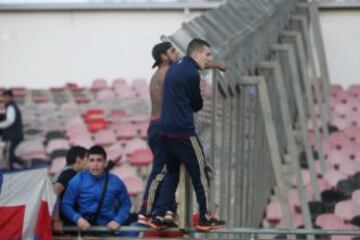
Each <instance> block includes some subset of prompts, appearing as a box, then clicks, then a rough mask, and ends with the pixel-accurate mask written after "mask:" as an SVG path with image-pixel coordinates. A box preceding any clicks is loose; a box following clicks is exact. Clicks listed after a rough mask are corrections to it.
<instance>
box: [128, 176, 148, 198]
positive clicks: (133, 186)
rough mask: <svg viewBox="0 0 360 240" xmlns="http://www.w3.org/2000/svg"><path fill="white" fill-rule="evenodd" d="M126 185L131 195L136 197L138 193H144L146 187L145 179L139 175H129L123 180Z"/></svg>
mask: <svg viewBox="0 0 360 240" xmlns="http://www.w3.org/2000/svg"><path fill="white" fill-rule="evenodd" d="M123 181H124V183H125V186H126V188H127V190H128V192H129V195H130V196H132V197H136V196H137V195H138V194H140V193H142V191H143V188H144V183H143V180H142V179H141V178H139V177H128V178H126V179H124V180H123Z"/></svg>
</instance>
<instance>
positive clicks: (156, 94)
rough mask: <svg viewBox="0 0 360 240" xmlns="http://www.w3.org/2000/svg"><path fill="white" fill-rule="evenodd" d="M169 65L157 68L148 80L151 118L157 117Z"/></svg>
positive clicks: (158, 116) (159, 112) (159, 111)
mask: <svg viewBox="0 0 360 240" xmlns="http://www.w3.org/2000/svg"><path fill="white" fill-rule="evenodd" d="M169 67H170V65H164V66H161V67H159V68H158V70H156V72H155V73H154V75H153V76H152V78H151V80H150V97H151V119H159V118H160V114H161V100H162V93H163V86H164V80H165V75H166V73H167V71H168V69H169Z"/></svg>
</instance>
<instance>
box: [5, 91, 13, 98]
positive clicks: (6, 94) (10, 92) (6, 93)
mask: <svg viewBox="0 0 360 240" xmlns="http://www.w3.org/2000/svg"><path fill="white" fill-rule="evenodd" d="M2 95H3V96H8V97H13V96H14V94H13V92H12V90H5V91H3V92H2Z"/></svg>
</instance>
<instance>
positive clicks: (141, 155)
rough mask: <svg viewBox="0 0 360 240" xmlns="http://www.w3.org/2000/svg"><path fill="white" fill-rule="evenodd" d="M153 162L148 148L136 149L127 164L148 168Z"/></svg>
mask: <svg viewBox="0 0 360 240" xmlns="http://www.w3.org/2000/svg"><path fill="white" fill-rule="evenodd" d="M152 161H153V154H152V152H151V150H150V149H149V148H145V149H138V150H135V151H134V152H133V154H132V155H131V156H130V158H129V163H130V164H131V165H133V166H137V167H141V166H148V165H149V164H151V163H152Z"/></svg>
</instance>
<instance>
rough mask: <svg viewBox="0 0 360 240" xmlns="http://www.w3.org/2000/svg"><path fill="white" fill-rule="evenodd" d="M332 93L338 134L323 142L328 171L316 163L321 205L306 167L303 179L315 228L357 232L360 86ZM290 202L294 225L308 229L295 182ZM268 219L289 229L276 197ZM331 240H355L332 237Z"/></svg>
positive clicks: (312, 139)
mask: <svg viewBox="0 0 360 240" xmlns="http://www.w3.org/2000/svg"><path fill="white" fill-rule="evenodd" d="M331 93H332V96H331V110H332V116H331V117H332V120H333V122H332V123H333V125H334V126H336V127H337V128H338V131H335V132H333V133H331V134H330V135H329V136H328V137H327V138H326V139H324V141H323V142H322V147H323V150H324V153H325V159H326V169H327V171H326V172H325V173H324V174H321V171H320V164H319V161H316V162H315V167H316V169H317V177H318V179H317V180H318V187H319V190H320V192H321V200H322V201H321V202H318V201H314V191H313V188H312V185H311V176H310V171H309V170H308V169H307V168H306V167H304V168H302V177H303V182H304V185H305V187H306V195H307V200H308V205H309V209H310V213H311V218H312V222H313V225H314V226H315V227H318V228H323V229H342V230H355V229H359V228H360V109H358V106H360V85H352V86H350V87H349V88H348V89H347V90H345V89H343V88H342V86H340V85H332V87H331ZM318 118H320V112H319V111H318ZM319 123H320V121H319ZM308 128H309V130H308V131H309V142H310V143H311V145H312V146H313V147H314V145H315V133H314V129H313V126H312V124H309V125H308ZM288 199H289V203H290V206H291V209H292V218H293V223H294V226H295V227H297V228H302V227H304V219H303V216H302V215H301V206H300V200H299V196H298V191H297V186H296V184H295V180H294V181H293V186H292V189H291V190H290V191H289V192H288ZM265 218H266V219H265V221H266V222H267V223H268V224H270V225H272V226H276V227H279V228H281V227H285V223H284V221H283V216H282V212H281V207H280V203H279V202H278V201H277V199H275V197H272V199H271V200H270V202H269V204H268V206H267V208H266V217H265ZM331 239H334V240H335V239H346V240H347V239H353V237H352V236H331Z"/></svg>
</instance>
